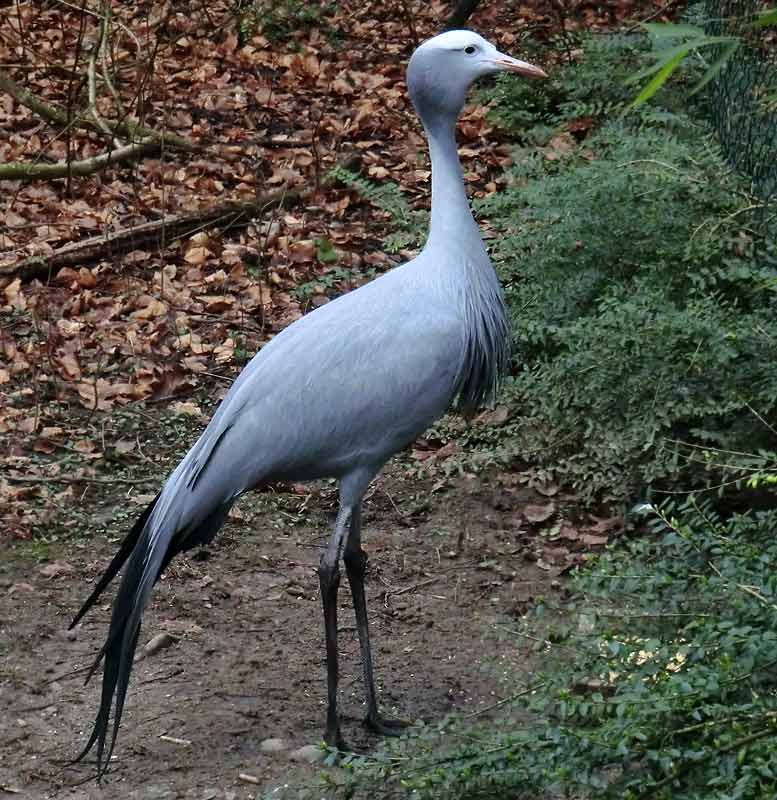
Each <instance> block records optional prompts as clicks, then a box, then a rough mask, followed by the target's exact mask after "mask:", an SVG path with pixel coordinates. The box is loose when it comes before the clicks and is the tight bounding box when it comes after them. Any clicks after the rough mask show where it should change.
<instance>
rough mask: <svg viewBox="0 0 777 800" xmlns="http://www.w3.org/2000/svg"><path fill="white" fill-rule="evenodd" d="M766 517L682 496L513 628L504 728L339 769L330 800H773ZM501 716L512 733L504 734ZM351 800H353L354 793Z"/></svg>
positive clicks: (772, 548)
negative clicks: (521, 683)
mask: <svg viewBox="0 0 777 800" xmlns="http://www.w3.org/2000/svg"><path fill="white" fill-rule="evenodd" d="M775 526H777V513H775V512H763V513H749V514H745V515H735V516H733V517H730V518H728V519H723V518H722V517H720V516H718V515H717V514H716V513H715V512H714V511H713V510H712V509H711V508H710V507H709V505H705V504H701V503H698V502H696V501H694V500H693V499H691V500H689V501H687V502H686V503H685V504H684V505H683V506H682V507H680V508H679V509H673V508H670V507H665V508H664V509H663V510H662V511H660V512H659V514H658V515H657V516H656V517H655V518H654V520H653V523H652V527H653V531H654V535H653V536H651V537H647V538H646V537H643V538H641V539H636V540H632V541H627V542H625V543H624V544H623V545H621V546H620V547H618V548H617V549H613V550H611V551H609V552H608V553H606V554H605V555H604V556H602V557H601V558H600V559H598V561H597V562H596V563H595V564H594V565H593V566H592V567H591V568H589V569H587V570H584V571H582V572H581V573H580V574H578V575H577V576H576V577H575V578H574V580H573V584H572V586H571V592H572V596H571V599H570V600H569V601H568V602H566V603H565V604H564V606H563V608H555V607H551V606H550V605H544V604H540V605H539V606H538V607H537V608H536V609H534V610H533V611H532V612H531V613H530V614H529V615H528V616H527V617H526V618H524V619H522V620H520V621H519V622H518V623H517V625H518V628H519V629H520V632H521V633H522V634H523V635H524V636H526V635H528V637H529V640H534V641H536V642H537V645H536V647H537V650H538V658H539V660H540V662H541V664H542V667H541V670H540V671H539V672H538V673H537V674H536V675H535V676H534V678H533V680H532V683H531V685H530V686H527V687H520V689H521V690H520V691H518V692H517V693H516V694H515V696H514V703H515V704H516V705H517V706H518V710H517V711H514V718H513V719H511V720H503V721H502V722H501V723H500V722H490V723H489V724H488V725H484V726H481V727H480V728H474V729H473V728H471V727H470V728H467V727H464V726H463V725H462V724H461V723H453V722H447V723H442V724H441V725H439V726H435V727H433V728H432V727H430V728H426V729H422V730H421V732H420V734H419V735H418V736H416V737H415V738H408V739H406V740H404V741H401V742H399V743H393V744H392V743H386V744H385V745H383V746H382V749H381V750H380V751H379V752H378V754H377V755H376V756H374V757H368V758H362V759H355V760H354V761H353V762H352V763H351V765H350V766H351V770H350V773H351V775H350V779H349V781H348V782H347V783H346V784H345V786H344V787H341V791H343V792H344V794H345V795H346V796H359V795H360V791H361V790H363V789H366V788H367V787H369V786H373V787H374V785H375V784H376V783H379V784H380V785H381V786H382V787H384V788H383V789H382V792H381V796H382V797H392V796H396V797H412V798H414V799H417V800H422V799H423V798H440V797H444V798H447V799H448V800H452V799H453V798H462V799H463V798H468V800H469V799H470V798H494V800H496V798H500V800H503V798H509V797H514V798H537V797H543V798H560V797H575V798H589V797H597V798H613V800H615V798H617V800H639V799H641V798H648V797H650V798H655V800H670V798H671V800H702V798H703V799H704V800H716V799H719V800H723V798H726V799H729V798H747V799H748V800H756V798H771V797H774V796H775V793H777V766H775V765H777V656H776V654H777V614H775V611H776V610H777V573H775V570H774V562H775V559H777V539H775V537H774V530H775ZM516 717H517V718H518V719H522V720H523V721H522V722H516ZM364 796H367V795H364Z"/></svg>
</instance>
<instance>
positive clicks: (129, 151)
mask: <svg viewBox="0 0 777 800" xmlns="http://www.w3.org/2000/svg"><path fill="white" fill-rule="evenodd" d="M158 150H159V142H156V141H150V140H146V141H144V142H136V143H135V144H127V145H124V147H117V148H116V149H115V150H108V151H106V152H105V153H100V155H97V156H93V157H92V158H85V159H83V160H82V161H57V162H56V163H55V164H46V163H43V162H37V163H32V164H27V163H17V164H0V180H6V181H13V180H23V181H39V180H47V179H50V178H66V177H67V176H68V175H75V176H77V177H83V176H84V175H93V174H94V173H95V172H100V171H101V170H104V169H106V168H107V167H109V166H110V165H111V164H116V163H117V162H119V161H130V160H133V159H136V158H141V157H142V156H147V155H150V154H151V153H154V152H156V151H158Z"/></svg>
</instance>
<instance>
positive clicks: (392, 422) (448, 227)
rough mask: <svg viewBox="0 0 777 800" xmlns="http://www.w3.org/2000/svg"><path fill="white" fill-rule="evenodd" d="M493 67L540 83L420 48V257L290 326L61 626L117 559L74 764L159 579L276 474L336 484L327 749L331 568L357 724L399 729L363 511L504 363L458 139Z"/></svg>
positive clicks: (97, 739)
mask: <svg viewBox="0 0 777 800" xmlns="http://www.w3.org/2000/svg"><path fill="white" fill-rule="evenodd" d="M503 70H506V71H508V72H515V73H518V74H520V75H526V76H534V77H542V76H544V74H545V73H544V72H543V71H542V70H541V69H539V68H538V67H535V66H532V65H531V64H527V63H526V62H524V61H518V60H517V59H514V58H512V57H510V56H507V55H504V54H503V53H500V52H499V51H498V50H497V49H496V48H495V47H494V46H493V45H492V44H491V43H490V42H488V41H486V40H485V39H483V38H482V37H481V36H478V35H477V34H475V33H472V32H471V31H463V30H459V31H448V32H446V33H443V34H440V35H439V36H435V37H434V38H432V39H429V40H428V41H426V42H424V43H423V44H422V45H421V46H420V47H418V48H417V49H416V51H415V52H414V53H413V56H412V58H411V59H410V63H409V66H408V69H407V88H408V91H409V93H410V97H411V99H412V101H413V105H414V106H415V109H416V111H417V112H418V115H419V116H420V118H421V121H422V123H423V126H424V130H425V131H426V135H427V138H428V140H429V150H430V155H431V162H432V213H431V225H430V229H429V235H428V238H427V241H426V245H425V246H424V249H423V250H422V252H421V253H420V255H418V257H417V258H414V259H413V260H412V261H408V262H407V263H406V264H403V265H401V266H399V267H396V268H395V269H392V270H391V271H389V272H387V273H386V274H384V275H382V276H381V277H379V278H377V279H376V280H374V281H372V282H371V283H369V284H366V285H364V286H362V287H361V288H359V289H357V290H355V291H353V292H350V293H349V294H346V295H344V296H342V297H339V298H338V299H337V300H335V301H333V302H331V303H328V304H327V305H324V306H322V307H320V308H318V309H316V310H315V311H313V312H312V313H310V314H308V315H307V316H305V317H302V318H301V319H299V320H297V321H296V322H295V323H294V324H293V325H290V326H289V327H288V328H286V329H285V330H284V331H282V332H281V333H279V334H278V335H277V336H276V337H275V338H274V339H273V340H272V341H270V342H269V343H268V344H266V345H265V346H264V347H263V348H262V349H261V351H260V352H259V353H258V354H257V355H256V356H255V357H254V358H253V359H252V361H251V362H250V363H249V364H248V365H247V366H246V367H245V369H244V370H243V371H242V372H241V374H240V375H239V376H238V378H237V380H236V381H235V382H234V384H233V385H232V387H231V388H230V390H229V392H228V393H227V395H226V397H225V398H224V400H223V402H222V403H221V405H220V406H219V407H218V409H217V410H216V412H215V414H214V415H213V418H212V419H211V421H210V424H209V425H208V426H207V428H206V429H205V431H204V432H203V433H202V435H201V436H200V438H199V439H198V440H197V442H196V443H195V444H194V446H193V447H192V448H191V449H190V450H189V452H188V453H187V454H186V455H185V456H184V458H183V460H182V461H181V462H180V464H178V466H177V467H176V468H175V470H174V471H173V473H172V474H171V475H170V477H169V478H168V479H167V481H166V483H165V484H164V487H163V488H162V490H161V491H160V492H159V494H158V495H157V497H156V498H155V499H154V501H153V502H152V503H151V504H150V505H149V506H148V508H146V510H145V511H144V512H143V514H142V515H141V516H140V518H139V519H138V520H137V522H136V523H135V525H134V527H133V528H132V530H131V531H130V533H129V534H128V536H127V538H126V539H125V540H124V542H123V543H122V544H121V546H120V548H119V551H118V552H117V553H116V555H115V556H114V558H113V560H112V561H111V563H110V565H109V566H108V568H107V570H106V572H105V574H104V575H103V576H102V577H101V578H100V580H99V581H98V583H97V585H96V587H95V588H94V591H93V592H92V594H91V595H90V597H89V598H88V600H87V601H86V602H85V603H84V605H83V607H82V608H81V610H80V611H79V612H78V614H77V615H76V617H75V619H74V620H73V622H72V624H71V626H70V627H71V628H72V627H73V626H74V625H76V624H77V623H78V622H79V620H80V619H81V618H82V617H83V616H84V614H85V613H86V612H87V611H88V610H89V608H90V607H91V606H92V605H94V603H95V601H96V600H97V598H98V597H99V596H100V594H101V592H102V591H103V590H104V589H105V587H106V586H107V585H108V584H109V583H110V581H111V580H112V579H113V578H114V577H115V576H116V574H117V573H118V572H119V570H120V569H121V568H122V567H123V566H124V565H125V563H126V568H125V570H124V574H123V577H122V579H121V582H120V585H119V589H118V592H117V594H116V598H115V600H114V603H113V609H112V613H111V621H110V627H109V629H108V635H107V638H106V641H105V643H104V645H103V647H102V649H101V651H100V653H99V654H98V656H97V659H96V660H95V662H94V664H93V666H92V669H91V671H90V673H89V676H90V677H91V675H92V674H93V673H94V672H95V670H96V669H97V668H98V666H99V664H100V663H101V661H102V660H103V659H104V660H105V665H104V670H103V680H102V696H101V700H100V707H99V710H98V712H97V717H96V719H95V723H94V728H93V730H92V733H91V736H90V737H89V740H88V741H87V743H86V746H85V747H84V749H83V751H82V752H81V754H80V755H79V756H78V758H77V759H76V760H81V759H83V758H84V756H86V754H87V753H88V752H89V751H90V750H91V749H92V748H93V747H94V746H95V745H96V746H97V753H96V755H97V774H98V778H99V777H101V776H102V774H103V773H104V772H105V770H106V769H107V765H108V762H109V761H110V757H111V753H112V752H113V748H114V746H115V744H116V737H117V734H118V730H119V724H120V721H121V716H122V711H123V708H124V702H125V698H126V694H127V687H128V684H129V678H130V672H131V670H132V663H133V656H134V653H135V648H136V645H137V641H138V634H139V632H140V625H141V617H142V614H143V609H144V607H145V606H146V603H147V602H148V599H149V595H150V594H151V590H152V589H153V587H154V584H155V583H156V581H157V580H158V579H159V576H160V575H161V573H162V572H163V571H164V570H165V568H166V567H167V565H168V564H169V563H170V561H171V560H172V559H173V558H174V557H175V556H176V555H177V554H178V553H180V552H183V551H185V550H189V549H191V548H192V547H195V546H197V545H203V544H205V543H207V542H210V541H211V540H212V539H213V537H214V536H215V535H216V533H217V532H218V530H219V528H220V527H221V524H222V523H223V522H224V520H225V518H226V516H227V514H228V512H229V510H230V508H231V506H232V504H233V503H234V502H235V500H236V499H237V498H238V497H239V496H240V495H241V494H243V493H244V492H246V491H248V490H250V489H255V488H257V487H259V486H262V485H264V484H267V483H270V482H273V481H306V480H313V479H317V478H336V479H337V480H338V481H339V510H338V513H337V519H336V522H335V526H334V531H333V532H332V535H331V538H330V539H329V543H328V545H327V547H326V549H325V551H324V553H323V555H322V556H321V561H320V565H319V567H318V576H319V582H320V587H321V600H322V604H323V612H324V628H325V636H326V659H327V687H328V710H327V718H326V733H325V737H324V738H325V740H326V742H327V743H328V744H329V745H332V746H335V747H343V746H344V743H343V739H342V736H341V733H340V724H339V719H338V713H337V683H338V655H337V592H338V587H339V584H340V566H339V565H340V561H341V560H342V561H343V562H344V564H345V570H346V573H347V575H348V582H349V584H350V587H351V595H352V598H353V605H354V610H355V613H356V622H357V631H358V636H359V646H360V651H361V660H362V670H363V674H364V686H365V693H366V703H367V716H366V720H365V723H366V724H367V726H368V727H370V728H371V729H373V730H374V731H377V732H379V733H383V734H395V733H396V732H397V730H398V729H399V727H400V723H398V722H397V721H393V720H389V719H386V718H384V717H383V716H381V714H380V712H379V710H378V703H377V699H376V695H375V685H374V680H373V672H372V656H371V652H370V640H369V631H368V626H367V605H366V601H365V595H364V574H365V567H366V560H367V558H366V555H365V553H364V551H363V550H362V546H361V503H362V498H363V497H364V493H365V491H366V490H367V487H368V485H369V483H370V481H371V480H372V479H373V478H374V477H375V476H376V475H377V473H378V472H379V471H380V469H381V468H382V467H383V465H384V464H385V463H386V462H387V461H388V460H389V459H390V458H391V456H392V455H394V453H396V452H398V451H400V450H402V449H403V448H404V447H407V445H409V444H410V443H411V442H412V441H413V440H414V439H416V437H418V436H419V435H420V434H421V433H422V432H423V431H424V430H425V429H426V428H427V427H429V425H431V424H432V422H434V421H435V420H436V419H438V418H439V417H440V416H441V415H442V414H443V413H444V412H445V411H446V410H447V409H448V408H449V407H451V405H455V406H456V407H457V408H459V409H461V410H463V411H470V410H473V409H475V408H477V407H478V406H480V405H481V404H482V403H483V402H484V401H486V400H488V399H489V398H490V397H492V396H493V393H494V391H495V389H496V387H497V384H498V381H499V378H500V375H501V374H502V373H503V371H504V369H505V367H506V365H507V360H508V338H509V328H508V322H507V318H506V315H505V307H504V301H503V297H502V291H501V287H500V286H499V281H498V280H497V277H496V274H495V272H494V269H493V267H492V266H491V262H490V260H489V258H488V255H487V254H486V250H485V248H484V246H483V242H482V239H481V237H480V231H479V229H478V226H477V223H476V222H475V220H474V219H473V217H472V213H471V211H470V208H469V203H468V201H467V195H466V192H465V189H464V181H463V178H462V173H461V166H460V164H459V158H458V153H457V150H456V139H455V127H456V120H457V117H458V115H459V112H460V111H461V108H462V106H463V105H464V101H465V98H466V94H467V90H468V88H469V86H470V85H471V84H472V82H473V81H474V80H476V79H477V78H479V77H481V76H483V75H490V74H492V73H496V72H499V71H503ZM112 710H113V725H112V730H111V727H110V725H109V723H110V717H111V711H112ZM109 731H111V732H110V747H109V748H108V752H107V754H106V752H105V749H106V742H107V739H108V736H109Z"/></svg>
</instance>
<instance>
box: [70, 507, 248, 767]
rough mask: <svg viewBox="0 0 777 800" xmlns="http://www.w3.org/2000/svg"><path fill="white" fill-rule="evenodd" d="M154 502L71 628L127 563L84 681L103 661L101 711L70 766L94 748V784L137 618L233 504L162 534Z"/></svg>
mask: <svg viewBox="0 0 777 800" xmlns="http://www.w3.org/2000/svg"><path fill="white" fill-rule="evenodd" d="M158 500H159V495H157V497H156V498H155V499H154V501H153V502H152V503H151V504H150V505H149V506H148V508H146V510H145V511H144V512H143V514H141V516H140V517H139V519H138V520H137V522H136V523H135V525H134V526H133V528H132V530H131V531H130V532H129V534H128V535H127V538H126V539H125V540H124V541H123V542H122V544H121V546H120V548H119V551H118V553H116V555H115V556H114V557H113V560H112V561H111V563H110V565H109V566H108V569H107V570H106V571H105V574H104V575H103V576H102V577H101V578H100V580H99V581H98V583H97V585H96V586H95V588H94V591H93V592H92V594H91V595H90V596H89V599H88V600H87V601H86V602H85V603H84V605H83V607H82V608H81V610H80V611H79V612H78V614H76V617H75V619H74V620H73V622H72V623H71V625H70V627H71V628H72V627H73V626H74V625H76V624H77V623H78V621H79V620H80V619H81V618H82V617H83V616H84V614H85V613H86V612H87V611H88V610H89V608H91V606H93V605H94V603H95V602H96V601H97V598H98V597H99V596H100V593H101V592H102V591H103V590H104V589H105V587H106V586H107V585H108V584H109V583H110V582H111V580H112V579H113V578H114V577H115V576H116V574H117V573H118V572H119V570H120V569H121V568H122V566H124V564H125V563H126V568H125V570H124V574H123V576H122V579H121V582H120V584H119V590H118V592H117V593H116V598H115V599H114V601H113V609H112V611H111V621H110V625H109V627H108V636H107V637H106V640H105V644H104V645H103V646H102V649H101V650H100V652H99V653H98V654H97V657H96V659H95V661H94V663H93V664H92V667H91V669H90V670H89V673H88V675H87V678H86V680H87V682H88V681H89V679H90V678H91V677H92V675H93V674H94V673H95V671H96V670H97V668H98V667H99V665H100V663H101V662H102V661H103V659H104V660H105V665H104V668H103V682H102V694H101V698H100V708H99V709H98V711H97V717H96V718H95V722H94V727H93V729H92V733H91V735H90V736H89V740H88V741H87V743H86V746H85V747H84V749H83V750H82V751H81V752H80V753H79V755H78V756H77V757H76V758H75V759H74V762H73V763H77V762H79V761H81V760H83V759H84V757H85V756H86V755H87V754H88V753H89V751H90V750H91V749H92V748H93V747H95V745H96V748H97V779H98V781H99V780H100V779H101V778H102V776H103V775H104V774H105V772H106V770H107V768H108V764H109V763H110V760H111V755H112V754H113V748H114V746H115V745H116V737H117V734H118V732H119V725H120V723H121V716H122V712H123V710H124V701H125V698H126V696H127V687H128V686H129V679H130V673H131V672H132V664H133V661H134V655H135V648H136V646H137V643H138V636H139V634H140V625H141V617H142V614H143V609H144V608H145V605H146V602H147V601H148V598H149V595H150V594H151V590H152V589H153V587H154V584H155V583H156V582H157V580H158V579H159V576H160V575H161V574H162V572H163V571H164V570H165V569H166V567H167V565H168V564H169V563H170V561H171V560H172V559H173V557H174V556H176V555H177V554H178V553H180V552H182V551H183V550H189V549H190V548H191V547H194V546H195V545H200V544H206V543H208V542H210V541H211V540H212V539H213V537H214V536H215V535H216V533H217V532H218V529H219V528H220V527H221V524H222V522H223V521H224V519H225V518H226V516H227V513H228V511H229V508H230V507H231V505H232V501H231V500H229V501H227V502H226V503H224V504H223V505H219V506H217V507H216V508H215V509H214V510H213V511H212V512H211V513H210V514H209V515H207V516H206V517H205V518H204V519H203V520H202V521H201V522H200V523H199V525H197V526H196V527H195V528H193V529H191V530H181V531H175V530H164V524H163V523H162V522H161V521H157V520H155V519H154V518H153V517H152V514H153V511H154V507H155V505H156V504H157V501H158ZM160 526H161V527H160ZM112 707H113V725H112V726H111V725H110V724H109V723H110V717H111V708H112ZM109 729H110V731H111V732H110V745H108V747H107V754H106V745H107V744H108V737H109Z"/></svg>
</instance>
